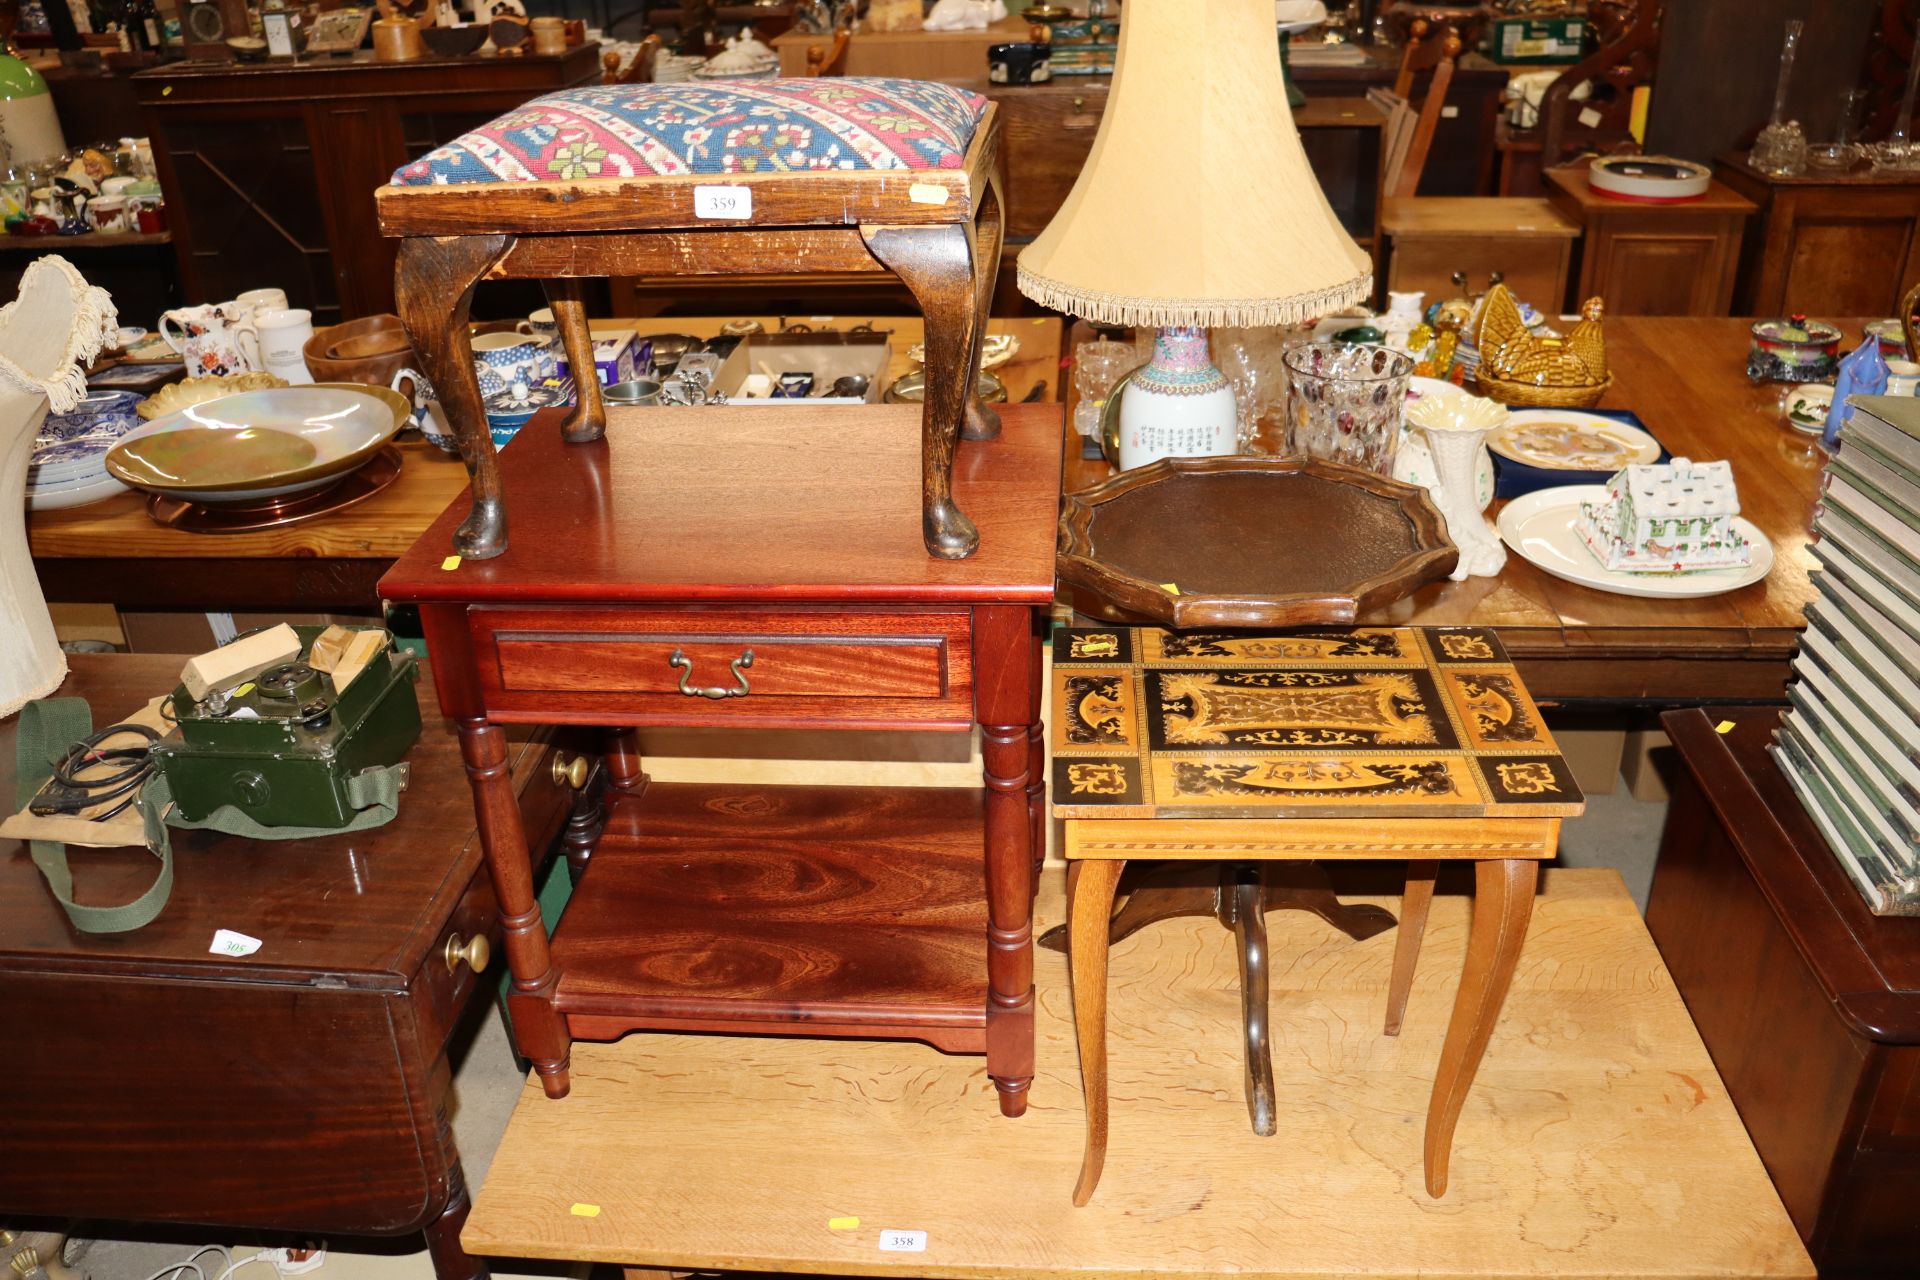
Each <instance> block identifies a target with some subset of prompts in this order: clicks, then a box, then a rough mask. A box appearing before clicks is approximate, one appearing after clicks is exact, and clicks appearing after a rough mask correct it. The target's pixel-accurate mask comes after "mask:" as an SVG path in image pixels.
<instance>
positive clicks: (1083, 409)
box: [1073, 340, 1141, 437]
mask: <svg viewBox="0 0 1920 1280" xmlns="http://www.w3.org/2000/svg"><path fill="white" fill-rule="evenodd" d="M1140 363H1141V361H1140V360H1139V358H1138V357H1137V356H1136V355H1135V354H1134V349H1133V344H1132V343H1131V342H1108V341H1104V340H1102V341H1095V342H1083V343H1081V344H1080V345H1079V347H1078V348H1076V349H1075V350H1074V353H1073V389H1074V392H1075V394H1076V395H1077V396H1078V399H1077V401H1076V402H1075V404H1074V406H1073V428H1074V430H1075V431H1078V432H1079V433H1080V434H1081V435H1083V436H1095V437H1097V436H1098V435H1099V434H1100V414H1101V411H1102V410H1104V409H1105V408H1106V406H1107V397H1108V395H1109V394H1111V393H1112V391H1113V384H1114V383H1116V382H1118V381H1120V375H1121V374H1123V373H1125V372H1126V371H1127V370H1129V369H1132V368H1134V367H1135V366H1137V365H1139V364H1140Z"/></svg>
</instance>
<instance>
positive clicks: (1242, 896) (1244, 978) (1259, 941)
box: [1220, 863, 1279, 1138]
mask: <svg viewBox="0 0 1920 1280" xmlns="http://www.w3.org/2000/svg"><path fill="white" fill-rule="evenodd" d="M1222 875H1223V877H1230V876H1232V875H1233V869H1232V864H1231V863H1228V864H1225V865H1223V867H1222ZM1220 916H1221V920H1220V923H1221V924H1224V925H1226V926H1227V927H1228V928H1230V929H1232V930H1233V940H1234V943H1235V946H1234V951H1235V953H1236V954H1237V955H1238V956H1239V959H1240V1022H1241V1029H1242V1031H1243V1033H1244V1041H1245V1043H1244V1044H1243V1045H1242V1052H1243V1054H1244V1057H1245V1064H1244V1066H1245V1075H1246V1090H1247V1119H1248V1120H1250V1121H1251V1122H1252V1124H1253V1131H1254V1132H1255V1133H1257V1134H1259V1135H1260V1136H1261V1137H1263V1138H1271V1137H1272V1136H1273V1135H1274V1132H1275V1131H1276V1130H1277V1129H1278V1127H1279V1124H1278V1121H1277V1120H1276V1118H1275V1104H1274V1100H1273V1050H1272V1048H1271V1047H1270V1046H1269V1045H1268V1043H1267V895H1266V886H1265V885H1264V883H1263V882H1262V881H1261V880H1260V879H1258V878H1255V879H1252V880H1250V881H1248V882H1246V883H1241V884H1229V883H1223V884H1222V885H1221V886H1220Z"/></svg>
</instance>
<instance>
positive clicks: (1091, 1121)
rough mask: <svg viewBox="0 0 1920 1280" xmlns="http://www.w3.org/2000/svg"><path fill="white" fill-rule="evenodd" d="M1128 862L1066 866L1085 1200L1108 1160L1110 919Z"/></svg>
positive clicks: (1076, 1198)
mask: <svg viewBox="0 0 1920 1280" xmlns="http://www.w3.org/2000/svg"><path fill="white" fill-rule="evenodd" d="M1126 866H1127V864H1126V863H1125V862H1123V861H1120V860H1118V859H1114V860H1111V861H1108V860H1104V859H1095V860H1081V861H1076V862H1074V863H1072V864H1070V865H1069V866H1068V867H1067V928H1068V930H1069V932H1070V934H1071V941H1070V942H1069V943H1068V947H1069V950H1068V954H1067V967H1068V970H1069V971H1070V972H1071V973H1072V975H1073V1038H1074V1042H1075V1044H1076V1045H1078V1047H1079V1050H1080V1088H1081V1092H1082V1093H1083V1094H1084V1095H1085V1098H1086V1108H1087V1146H1086V1151H1085V1153H1084V1154H1083V1155H1082V1156H1081V1157H1080V1178H1079V1180H1078V1181H1077V1182H1075V1183H1074V1187H1073V1203H1074V1204H1075V1205H1084V1204H1085V1203H1086V1202H1087V1201H1088V1200H1091V1199H1092V1198H1093V1189H1094V1188H1095V1187H1097V1186H1099V1185H1100V1171H1101V1170H1102V1169H1103V1168H1104V1167H1105V1166H1106V1163H1107V921H1108V917H1110V916H1111V915H1112V914H1113V890H1114V886H1116V885H1118V884H1119V883H1120V873H1121V872H1122V871H1124V870H1125V869H1126Z"/></svg>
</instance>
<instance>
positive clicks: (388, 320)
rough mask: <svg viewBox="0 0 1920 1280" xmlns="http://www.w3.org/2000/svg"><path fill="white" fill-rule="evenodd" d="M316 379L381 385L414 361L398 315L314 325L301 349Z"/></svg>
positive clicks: (308, 367) (367, 317)
mask: <svg viewBox="0 0 1920 1280" xmlns="http://www.w3.org/2000/svg"><path fill="white" fill-rule="evenodd" d="M301 354H302V355H304V356H305V357H306V360H307V371H308V372H309V373H311V374H312V375H313V377H314V380H315V381H316V382H359V383H366V384H368V385H371V386H376V387H384V386H387V385H389V384H391V383H392V382H393V375H394V374H396V373H398V372H400V370H402V369H405V368H407V367H409V366H410V365H412V364H413V363H414V357H413V344H412V343H411V342H409V341H408V340H407V331H406V329H405V327H404V326H402V325H401V323H400V317H399V316H390V315H378V316H362V317H360V319H358V320H349V321H347V322H346V323H344V324H336V325H330V326H328V327H327V328H325V329H316V330H315V331H314V334H313V336H312V337H311V338H308V339H307V345H306V346H305V347H303V348H302V349H301Z"/></svg>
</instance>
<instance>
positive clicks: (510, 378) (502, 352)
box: [473, 333, 558, 396]
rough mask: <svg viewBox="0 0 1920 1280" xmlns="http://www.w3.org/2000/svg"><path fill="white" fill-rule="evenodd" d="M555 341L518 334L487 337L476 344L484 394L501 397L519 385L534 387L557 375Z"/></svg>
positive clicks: (475, 359)
mask: <svg viewBox="0 0 1920 1280" xmlns="http://www.w3.org/2000/svg"><path fill="white" fill-rule="evenodd" d="M557 369H558V365H557V364H556V363H555V361H554V356H553V340H552V339H551V338H548V337H545V336H541V335H534V336H528V335H524V334H518V333H483V334H481V335H479V336H478V337H476V338H475V339H474V340H473V370H474V372H475V373H476V374H478V375H479V378H480V394H481V395H483V396H495V395H499V394H500V393H501V392H502V391H505V390H506V389H507V388H508V387H509V386H511V385H512V384H514V383H516V382H524V383H526V384H527V385H528V386H534V385H535V384H537V383H540V382H543V381H545V380H546V379H548V378H551V377H553V376H554V375H555V373H556V371H557Z"/></svg>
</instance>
